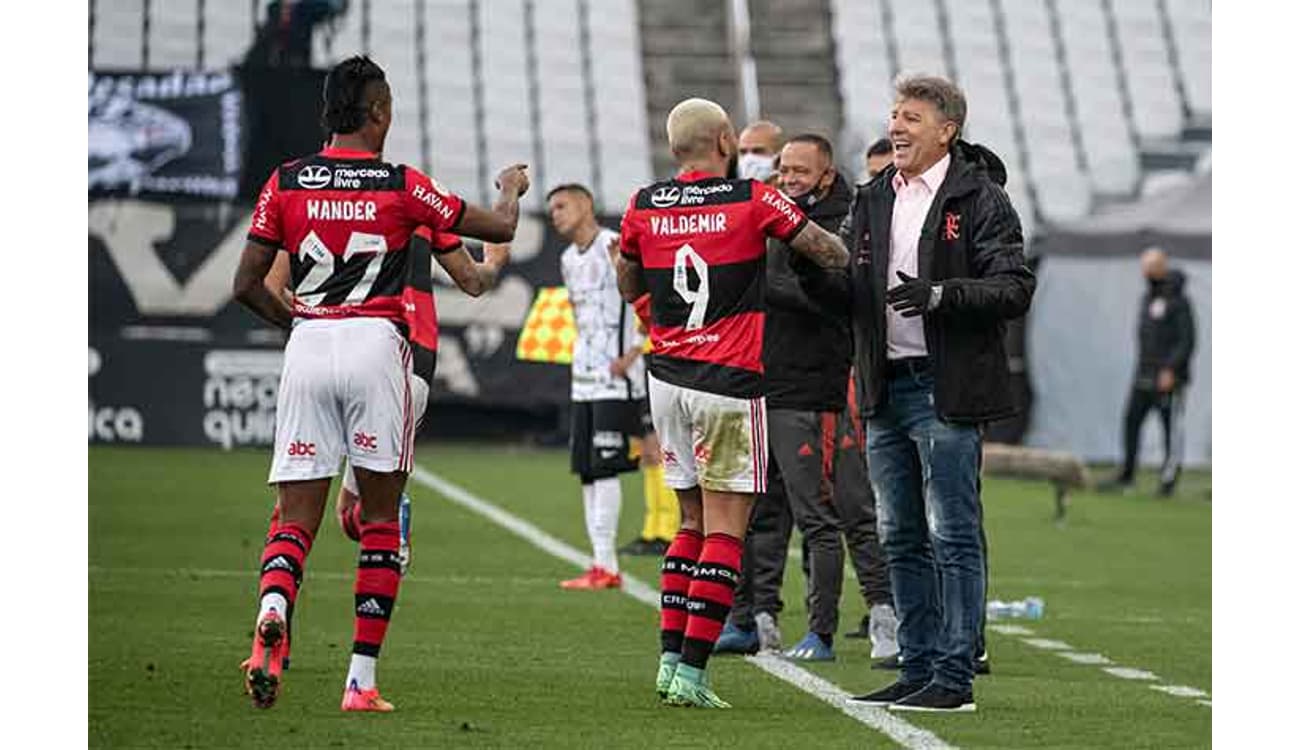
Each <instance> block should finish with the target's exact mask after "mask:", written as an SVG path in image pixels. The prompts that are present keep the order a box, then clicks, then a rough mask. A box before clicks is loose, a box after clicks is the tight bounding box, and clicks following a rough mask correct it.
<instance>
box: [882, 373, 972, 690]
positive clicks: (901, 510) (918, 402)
mask: <svg viewBox="0 0 1300 750" xmlns="http://www.w3.org/2000/svg"><path fill="white" fill-rule="evenodd" d="M981 449H982V446H981V434H980V430H979V428H978V427H975V426H972V425H957V424H950V423H947V422H944V421H942V420H940V419H939V417H938V415H937V414H936V413H935V410H934V379H933V377H932V376H931V375H930V374H928V373H923V374H903V375H899V376H897V377H894V378H891V379H890V380H889V381H888V384H887V393H886V400H885V403H884V404H883V405H882V406H881V407H880V409H879V410H878V411H877V413H876V416H875V417H874V418H872V419H869V420H868V421H867V464H868V466H869V468H870V472H871V484H872V487H873V488H874V489H875V491H876V497H877V498H878V509H877V512H878V514H879V521H878V523H879V525H880V541H881V544H882V545H883V546H884V549H885V556H886V558H887V559H888V560H889V575H890V580H891V582H892V583H893V587H894V606H895V608H896V609H897V612H898V645H899V648H900V649H901V658H902V667H903V673H902V679H903V680H904V681H906V682H928V681H931V680H932V681H934V682H935V683H937V684H939V685H941V686H943V687H946V688H948V689H950V690H966V689H969V688H970V686H971V680H972V678H973V677H974V663H973V659H974V657H975V649H976V641H977V640H978V639H979V635H980V621H981V618H982V615H983V609H984V545H983V541H982V539H983V534H982V532H981V524H982V522H983V512H982V508H981V506H980V496H979V468H980V458H981V454H980V452H981Z"/></svg>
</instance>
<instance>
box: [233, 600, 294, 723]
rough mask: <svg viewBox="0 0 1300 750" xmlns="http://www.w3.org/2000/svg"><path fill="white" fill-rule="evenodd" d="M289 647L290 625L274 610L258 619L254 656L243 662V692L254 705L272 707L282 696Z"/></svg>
mask: <svg viewBox="0 0 1300 750" xmlns="http://www.w3.org/2000/svg"><path fill="white" fill-rule="evenodd" d="M288 646H289V639H288V626H287V625H286V624H285V621H284V618H283V617H281V616H280V613H279V612H276V611H275V610H274V609H273V610H271V611H270V612H267V613H266V615H265V616H264V617H262V619H260V620H258V622H257V628H256V630H255V632H254V634H253V654H252V656H249V657H248V661H246V662H244V664H245V665H246V666H245V667H244V692H246V693H248V694H249V695H251V696H252V697H253V705H254V706H257V707H258V708H270V707H271V706H273V705H275V699H276V698H277V697H278V696H279V694H280V674H281V672H282V671H283V669H284V660H285V658H286V653H285V652H286V650H287V648H288Z"/></svg>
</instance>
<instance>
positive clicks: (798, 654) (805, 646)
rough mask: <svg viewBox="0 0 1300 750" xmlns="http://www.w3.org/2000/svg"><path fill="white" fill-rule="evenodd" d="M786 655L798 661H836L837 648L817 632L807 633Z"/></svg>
mask: <svg viewBox="0 0 1300 750" xmlns="http://www.w3.org/2000/svg"><path fill="white" fill-rule="evenodd" d="M785 655H786V658H789V659H794V660H796V661H835V650H834V649H832V648H831V647H830V646H828V645H827V644H826V641H823V640H822V638H821V636H819V635H817V634H816V633H808V634H806V635H805V636H804V637H803V638H802V639H801V640H800V641H799V642H798V643H796V644H794V648H792V649H790V650H789V651H786V652H785Z"/></svg>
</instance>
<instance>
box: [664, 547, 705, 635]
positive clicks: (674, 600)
mask: <svg viewBox="0 0 1300 750" xmlns="http://www.w3.org/2000/svg"><path fill="white" fill-rule="evenodd" d="M703 546H704V535H703V534H701V533H700V532H698V531H695V530H694V529H681V530H679V531H678V532H677V536H675V537H673V542H672V544H670V545H668V551H667V552H665V553H664V562H663V566H662V567H661V569H660V570H661V573H660V576H659V591H660V594H659V640H660V644H661V647H662V650H663V652H664V653H670V654H680V653H681V652H682V639H683V638H684V637H685V633H686V620H687V615H686V601H687V597H688V594H689V590H690V586H691V578H692V577H694V576H695V561H696V560H698V559H699V557H700V549H701V548H702V547H703Z"/></svg>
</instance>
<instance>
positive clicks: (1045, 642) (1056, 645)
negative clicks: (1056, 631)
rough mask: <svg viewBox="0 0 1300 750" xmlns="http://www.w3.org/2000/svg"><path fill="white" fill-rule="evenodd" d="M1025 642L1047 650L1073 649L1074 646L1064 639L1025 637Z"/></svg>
mask: <svg viewBox="0 0 1300 750" xmlns="http://www.w3.org/2000/svg"><path fill="white" fill-rule="evenodd" d="M1024 640H1025V643H1028V644H1029V645H1031V646H1033V647H1034V648H1041V649H1044V650H1047V651H1073V650H1074V646H1071V645H1070V644H1068V643H1066V642H1065V641H1054V640H1052V639H1051V638H1026V639H1024Z"/></svg>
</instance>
